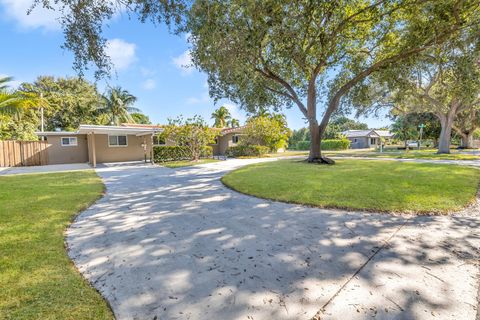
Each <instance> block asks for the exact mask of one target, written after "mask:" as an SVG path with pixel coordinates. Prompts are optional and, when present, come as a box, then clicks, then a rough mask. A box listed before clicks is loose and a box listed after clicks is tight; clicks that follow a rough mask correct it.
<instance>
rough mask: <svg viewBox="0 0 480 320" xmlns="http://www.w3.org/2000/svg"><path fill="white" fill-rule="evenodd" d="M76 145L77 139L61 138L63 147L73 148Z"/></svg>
mask: <svg viewBox="0 0 480 320" xmlns="http://www.w3.org/2000/svg"><path fill="white" fill-rule="evenodd" d="M77 145H78V141H77V137H62V146H63V147H74V146H77Z"/></svg>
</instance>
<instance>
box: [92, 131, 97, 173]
mask: <svg viewBox="0 0 480 320" xmlns="http://www.w3.org/2000/svg"><path fill="white" fill-rule="evenodd" d="M92 166H93V167H94V168H96V167H97V150H95V133H93V132H92Z"/></svg>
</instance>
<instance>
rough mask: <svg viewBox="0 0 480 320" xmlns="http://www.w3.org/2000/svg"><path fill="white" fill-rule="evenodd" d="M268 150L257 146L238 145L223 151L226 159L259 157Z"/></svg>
mask: <svg viewBox="0 0 480 320" xmlns="http://www.w3.org/2000/svg"><path fill="white" fill-rule="evenodd" d="M269 151H270V149H269V148H268V147H266V146H259V145H238V146H233V147H228V148H227V150H226V151H225V154H226V155H227V157H232V158H238V157H261V156H264V155H266V154H267V153H268V152H269Z"/></svg>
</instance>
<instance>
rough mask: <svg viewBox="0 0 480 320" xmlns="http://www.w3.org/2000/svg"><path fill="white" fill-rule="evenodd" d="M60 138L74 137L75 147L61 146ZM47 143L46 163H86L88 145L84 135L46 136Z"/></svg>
mask: <svg viewBox="0 0 480 320" xmlns="http://www.w3.org/2000/svg"><path fill="white" fill-rule="evenodd" d="M62 137H76V138H77V145H76V146H62V143H61V142H62ZM46 138H47V142H48V147H47V151H48V163H49V164H62V163H85V162H88V145H87V136H86V135H85V134H78V135H65V136H61V135H51V136H46Z"/></svg>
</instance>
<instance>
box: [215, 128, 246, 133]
mask: <svg viewBox="0 0 480 320" xmlns="http://www.w3.org/2000/svg"><path fill="white" fill-rule="evenodd" d="M245 128H246V126H240V127H236V128H225V129H222V131H221V132H220V134H221V135H225V134H229V133H241V132H243V130H244V129H245Z"/></svg>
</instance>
